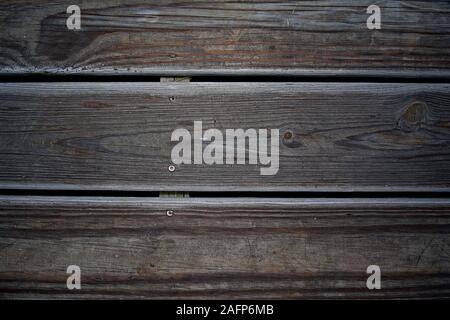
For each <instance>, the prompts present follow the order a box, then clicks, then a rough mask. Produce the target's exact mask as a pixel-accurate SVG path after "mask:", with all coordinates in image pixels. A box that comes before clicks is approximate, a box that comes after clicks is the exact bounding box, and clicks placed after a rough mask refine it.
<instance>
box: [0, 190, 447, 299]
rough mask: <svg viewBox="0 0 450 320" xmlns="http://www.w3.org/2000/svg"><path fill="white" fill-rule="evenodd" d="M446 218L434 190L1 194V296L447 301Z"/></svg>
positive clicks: (443, 201)
mask: <svg viewBox="0 0 450 320" xmlns="http://www.w3.org/2000/svg"><path fill="white" fill-rule="evenodd" d="M168 209H170V210H173V211H174V215H173V216H172V217H168V216H166V210H168ZM449 218H450V200H449V199H440V198H433V199H408V198H393V199H264V198H257V199H255V198H240V199H239V198H231V199H221V198H210V199H201V198H181V199H162V198H89V197H84V198H83V197H82V198H64V197H20V196H14V197H7V196H1V197H0V297H1V298H369V299H370V298H381V297H383V298H415V297H420V298H436V297H447V298H448V297H449V295H450V255H449V250H450V224H449ZM72 264H75V265H78V266H80V268H81V281H82V288H81V290H79V291H69V290H67V289H66V279H67V277H68V275H67V274H66V268H67V266H69V265H72ZM373 264H375V265H378V266H380V268H381V275H382V278H381V281H382V289H381V290H368V289H367V288H366V279H367V277H368V275H367V274H366V268H367V267H368V266H369V265H373Z"/></svg>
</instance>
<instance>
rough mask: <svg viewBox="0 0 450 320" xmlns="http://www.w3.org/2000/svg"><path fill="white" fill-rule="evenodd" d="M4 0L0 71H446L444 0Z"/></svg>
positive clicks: (449, 8)
mask: <svg viewBox="0 0 450 320" xmlns="http://www.w3.org/2000/svg"><path fill="white" fill-rule="evenodd" d="M375 3H377V2H375ZM72 4H74V2H73V1H61V0H57V1H54V0H52V1H50V0H46V1H44V0H38V1H2V2H1V3H0V73H1V74H24V73H41V72H49V73H64V74H69V73H77V74H147V75H149V74H153V75H157V76H161V75H198V74H203V75H211V74H222V75H223V74H267V75H274V74H288V75H308V76H310V75H375V76H386V75H395V76H414V77H420V76H437V77H440V76H445V77H448V76H449V75H450V47H449V43H450V14H449V12H450V4H449V2H448V1H408V0H406V1H394V0H390V1H383V2H378V3H377V4H378V5H379V6H380V7H381V17H382V29H381V30H368V29H367V27H366V20H367V18H368V17H369V14H367V13H366V9H367V7H368V6H369V5H372V4H374V1H372V0H345V1H344V0H339V1H336V0H335V1H273V0H271V1H259V0H258V1H239V2H229V1H212V2H205V1H197V0H192V1H178V0H175V1H172V0H159V1H142V0H140V1H133V0H102V1H83V2H82V3H79V5H80V7H81V11H82V20H81V30H80V31H70V30H68V29H67V27H66V19H67V17H68V16H69V15H68V14H67V13H66V9H67V7H68V6H69V5H72Z"/></svg>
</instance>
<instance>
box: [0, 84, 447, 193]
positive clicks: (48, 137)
mask: <svg viewBox="0 0 450 320" xmlns="http://www.w3.org/2000/svg"><path fill="white" fill-rule="evenodd" d="M195 120H201V121H203V130H206V129H210V128H216V129H220V130H222V131H224V130H225V129H228V128H232V129H236V128H243V129H248V128H256V129H259V128H274V129H279V130H280V168H279V171H278V173H277V174H276V175H274V176H261V174H260V168H261V167H262V166H260V165H249V164H246V165H237V164H234V165H194V164H191V165H188V164H182V165H180V166H177V167H176V170H175V171H174V172H169V170H168V166H169V165H170V164H171V150H172V148H173V146H175V145H176V144H177V142H171V134H172V132H173V130H175V129H177V128H186V129H188V130H190V131H191V132H192V131H193V121H195ZM0 123H1V126H0V188H3V189H7V188H13V189H15V188H21V189H23V188H25V189H47V190H50V189H66V190H67V189H69V190H73V189H77V190H79V189H83V190H147V191H187V192H189V191H190V192H192V191H381V192H383V191H436V192H438V191H449V187H450V170H449V168H450V154H449V150H450V149H449V146H450V85H447V84H391V83H389V84H376V83H360V84H357V83H341V84H339V83H5V84H3V85H2V86H1V87H0ZM203 143H204V145H206V144H207V142H203ZM248 148H249V146H247V149H248ZM248 151H249V150H246V152H247V153H248Z"/></svg>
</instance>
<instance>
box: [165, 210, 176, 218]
mask: <svg viewBox="0 0 450 320" xmlns="http://www.w3.org/2000/svg"><path fill="white" fill-rule="evenodd" d="M166 214H167V216H168V217H171V216H173V214H174V212H173V210H167V212H166Z"/></svg>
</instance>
